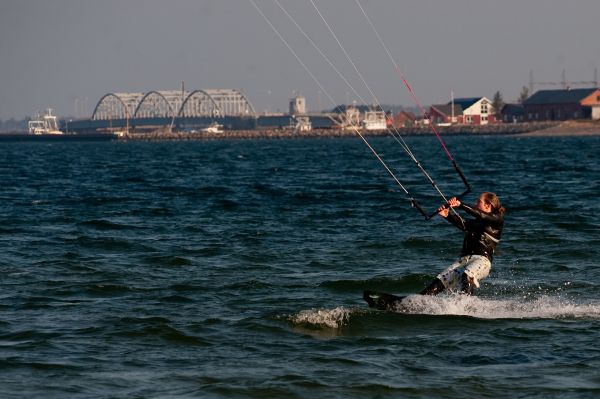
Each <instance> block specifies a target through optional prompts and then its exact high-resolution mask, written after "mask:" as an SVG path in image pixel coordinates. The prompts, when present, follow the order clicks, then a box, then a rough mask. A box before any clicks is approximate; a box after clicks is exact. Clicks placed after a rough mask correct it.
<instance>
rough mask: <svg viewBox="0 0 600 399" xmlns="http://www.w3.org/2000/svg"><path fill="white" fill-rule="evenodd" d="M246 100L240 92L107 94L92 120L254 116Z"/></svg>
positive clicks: (211, 90) (198, 91)
mask: <svg viewBox="0 0 600 399" xmlns="http://www.w3.org/2000/svg"><path fill="white" fill-rule="evenodd" d="M254 115H255V111H254V108H253V107H252V104H251V103H250V101H248V99H247V97H246V96H245V95H244V94H243V93H242V92H240V91H238V90H232V89H205V90H194V91H178V90H168V91H150V92H147V93H108V94H105V95H104V96H103V97H102V98H101V99H100V101H98V103H97V104H96V107H95V108H94V112H93V114H92V119H93V120H109V119H137V118H176V117H225V116H254Z"/></svg>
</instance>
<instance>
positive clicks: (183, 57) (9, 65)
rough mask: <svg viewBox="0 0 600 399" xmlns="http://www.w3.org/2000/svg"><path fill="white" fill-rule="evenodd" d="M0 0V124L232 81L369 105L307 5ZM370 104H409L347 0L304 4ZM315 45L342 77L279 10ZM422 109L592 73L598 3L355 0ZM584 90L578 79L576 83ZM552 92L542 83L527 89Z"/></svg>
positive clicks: (246, 88)
mask: <svg viewBox="0 0 600 399" xmlns="http://www.w3.org/2000/svg"><path fill="white" fill-rule="evenodd" d="M254 1H255V2H256V4H257V5H258V6H259V7H260V9H261V10H262V11H263V12H264V13H265V15H267V17H268V18H269V21H270V22H271V23H272V24H273V25H274V26H275V27H276V28H277V30H278V31H279V32H280V34H281V35H282V36H283V37H284V38H285V39H286V40H287V41H288V42H289V44H290V46H291V47H292V49H293V50H294V51H295V52H296V53H297V54H298V56H299V57H300V58H301V59H302V61H303V62H304V63H305V65H306V66H307V67H308V69H309V70H310V72H311V73H312V74H313V75H314V76H315V77H316V78H317V79H318V80H319V81H320V82H321V84H322V86H323V89H324V90H322V89H321V88H320V87H319V86H318V85H317V84H316V83H315V81H314V80H313V79H312V78H311V76H310V75H309V74H308V73H307V72H306V70H305V69H304V68H303V67H302V65H301V64H300V63H299V62H298V60H297V59H296V58H295V57H294V56H293V55H292V53H291V52H290V51H289V49H288V48H287V47H286V46H285V45H284V44H283V42H282V41H281V40H280V39H279V38H278V36H277V35H276V34H275V33H274V32H273V30H272V29H271V28H270V26H269V24H268V23H267V22H266V21H265V20H264V19H263V17H262V16H261V15H260V14H259V13H258V12H257V10H256V9H255V8H254V6H253V4H252V1H251V0H168V1H167V0H164V1H159V0H102V1H98V0H0V119H8V118H10V117H15V118H23V117H25V116H27V115H34V114H35V113H36V112H38V111H42V110H43V109H45V108H47V107H53V108H54V109H55V113H57V114H58V115H62V116H66V115H70V116H89V115H90V114H91V112H92V110H93V108H94V106H95V105H96V103H97V102H98V100H100V98H101V97H102V96H103V95H104V94H106V93H109V92H128V91H129V92H134V91H137V92H147V91H151V90H172V89H180V88H181V82H182V81H184V82H185V88H186V89H188V90H192V89H209V88H232V89H241V90H243V92H244V93H245V94H246V95H247V96H248V97H249V99H250V101H251V102H252V104H253V105H254V107H255V109H256V110H257V111H259V112H263V111H265V110H268V111H276V110H277V109H280V110H286V109H287V103H288V100H289V98H291V97H292V96H293V95H294V94H295V93H299V94H301V95H304V96H305V97H306V99H307V103H308V108H309V109H317V108H319V106H320V107H321V108H325V107H331V106H332V104H331V100H330V99H329V96H330V97H332V98H333V99H334V101H335V102H336V103H346V102H348V101H349V102H352V101H359V102H360V100H359V97H357V95H356V94H355V93H354V91H356V92H358V94H359V95H360V97H361V98H363V99H365V100H366V101H368V102H373V96H372V94H371V93H370V91H369V90H368V89H367V88H365V86H364V85H363V83H362V80H361V78H360V77H359V76H358V75H357V73H356V72H355V70H354V68H353V67H352V66H351V65H350V63H349V62H348V61H347V59H346V57H345V56H344V54H343V52H342V51H341V50H340V47H339V46H338V44H337V43H336V42H335V40H334V39H333V36H332V35H331V33H330V32H329V30H328V28H327V27H326V25H325V23H324V22H323V20H322V19H321V17H320V16H319V14H318V13H317V11H316V10H315V7H314V6H313V4H312V3H311V1H310V0H279V1H275V0H254ZM313 1H314V3H315V4H316V6H317V8H318V10H319V11H320V12H321V13H322V15H323V17H324V19H325V21H326V22H327V23H328V24H329V25H330V26H331V28H332V29H333V31H334V32H335V34H336V35H337V37H338V38H339V40H340V42H341V43H342V45H343V46H344V48H345V49H346V51H347V53H348V54H349V55H350V57H351V59H352V60H353V61H354V63H355V64H356V67H357V69H358V71H359V72H360V74H361V75H362V76H363V78H364V80H365V81H366V82H367V84H368V86H369V88H370V90H371V91H372V92H373V93H374V94H375V96H376V99H377V101H379V102H380V103H382V104H401V105H407V106H413V105H414V102H413V100H412V97H411V96H410V94H409V93H408V91H407V90H406V88H405V87H404V85H403V83H402V80H401V79H400V77H399V75H398V73H397V72H396V71H395V68H394V65H393V63H392V62H391V61H390V59H389V58H388V56H387V54H386V52H385V51H384V50H383V48H382V47H381V45H380V44H379V41H378V39H377V36H376V35H375V34H374V33H373V30H372V29H371V27H370V26H369V24H368V22H367V20H366V18H365V17H364V15H363V14H362V11H361V9H360V8H359V6H358V5H357V4H356V1H355V0H313ZM278 2H279V4H281V6H282V7H283V9H284V10H285V11H287V12H288V13H289V14H290V15H291V16H292V17H293V18H294V19H295V20H296V21H297V23H298V24H299V25H300V26H301V28H302V29H304V30H305V31H306V33H307V34H308V35H309V36H310V37H311V39H312V40H314V42H315V43H316V44H317V45H318V47H319V48H320V49H321V51H322V52H324V53H325V54H327V56H328V57H329V59H330V60H331V62H332V63H334V64H335V65H336V67H337V68H338V70H339V71H340V72H341V74H342V75H343V76H344V77H345V79H346V80H347V81H348V82H349V83H350V84H351V86H352V87H351V88H350V87H348V86H347V84H346V83H345V82H344V80H343V79H341V78H340V77H339V76H338V74H337V73H336V72H334V71H333V70H332V68H331V67H330V66H329V65H328V63H327V62H326V61H325V60H324V59H323V58H322V57H321V55H320V54H319V53H318V52H317V51H316V50H315V49H314V48H313V46H312V45H311V43H310V41H309V40H307V39H306V38H304V37H303V36H302V34H301V33H300V32H299V30H298V29H297V28H296V27H295V25H294V23H293V22H292V21H291V20H290V19H288V17H287V16H286V15H285V13H284V12H283V11H282V9H281V8H280V7H279V6H278ZM359 3H360V5H362V7H363V8H364V10H365V11H366V13H367V14H368V15H369V17H370V18H371V20H372V21H373V23H374V25H375V28H376V30H377V32H378V33H379V35H380V36H381V38H382V39H383V41H384V42H385V44H386V45H387V46H388V48H389V50H390V52H391V54H392V55H393V58H394V59H395V60H396V62H397V64H398V65H399V66H400V68H401V69H402V71H403V72H404V75H405V76H406V78H407V79H408V81H409V83H410V84H411V86H412V87H413V89H414V91H415V92H416V94H417V97H418V98H419V99H420V101H421V102H422V103H424V104H431V103H441V102H446V101H449V98H450V92H451V91H453V92H454V95H455V97H470V96H487V97H489V98H491V97H492V96H493V95H494V93H495V92H496V91H500V92H501V93H502V94H503V96H504V99H505V100H506V101H513V100H515V99H516V98H517V97H518V96H519V93H520V91H521V88H522V87H523V86H527V85H529V71H530V70H533V73H534V78H535V80H536V81H540V82H542V81H544V82H560V81H561V79H562V77H561V75H562V71H563V70H565V71H566V77H567V80H568V81H592V80H593V79H594V69H595V68H600V33H599V32H598V18H599V17H600V1H598V0H570V1H565V0H561V1H559V0H501V1H499V0H394V1H392V0H359ZM590 86H591V84H590ZM539 88H552V86H544V87H542V86H539Z"/></svg>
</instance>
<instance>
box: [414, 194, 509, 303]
mask: <svg viewBox="0 0 600 399" xmlns="http://www.w3.org/2000/svg"><path fill="white" fill-rule="evenodd" d="M450 208H453V211H452V212H450ZM454 209H461V210H464V211H465V212H466V213H468V214H469V215H470V216H472V217H474V218H473V219H471V218H469V219H467V220H463V219H462V218H461V217H460V216H459V215H458V214H457V213H456V212H455V211H454ZM504 212H505V209H504V207H503V206H502V204H501V203H500V199H499V198H498V196H497V195H496V194H494V193H490V192H484V193H482V194H481V195H480V196H479V198H478V199H477V203H476V204H475V207H474V208H473V207H471V206H468V205H466V204H464V203H463V202H461V201H460V200H459V199H457V198H456V197H454V198H452V199H450V201H448V204H447V205H443V206H441V207H440V208H439V209H438V215H440V216H441V217H443V218H445V219H446V220H448V221H449V222H450V223H452V224H453V225H454V226H456V227H458V228H459V229H460V230H462V231H463V232H464V234H465V238H464V241H463V246H462V250H461V253H460V257H459V258H458V260H456V262H454V263H453V264H452V265H450V267H448V268H447V269H446V270H444V271H443V272H441V273H440V274H438V275H437V277H436V278H435V280H433V282H432V283H431V284H429V285H428V286H427V288H425V289H424V290H423V291H421V292H420V294H421V295H437V294H439V293H441V292H444V291H450V292H461V293H465V294H472V293H473V291H474V289H475V287H479V281H480V280H482V279H484V278H486V277H487V276H488V275H489V274H490V270H491V268H492V256H493V254H494V250H495V249H496V245H498V242H499V241H500V236H501V234H502V228H503V226H504Z"/></svg>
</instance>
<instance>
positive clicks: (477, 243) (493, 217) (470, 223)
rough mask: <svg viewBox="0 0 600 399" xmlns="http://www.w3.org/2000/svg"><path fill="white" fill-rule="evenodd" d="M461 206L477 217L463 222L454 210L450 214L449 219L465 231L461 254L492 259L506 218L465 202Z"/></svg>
mask: <svg viewBox="0 0 600 399" xmlns="http://www.w3.org/2000/svg"><path fill="white" fill-rule="evenodd" d="M460 208H462V209H464V210H465V211H466V212H467V213H468V214H469V215H471V216H474V217H475V219H467V220H465V221H464V223H463V220H462V219H461V218H460V217H459V216H458V215H456V214H455V213H452V211H450V214H448V217H447V219H448V221H449V222H450V223H452V224H453V225H455V226H456V227H458V228H459V229H461V230H462V231H464V232H465V239H464V241H463V246H462V250H461V252H460V256H461V257H462V256H468V255H482V256H485V257H487V258H488V259H489V260H490V261H491V260H492V256H493V255H494V250H495V249H496V245H497V244H498V242H499V241H500V237H501V235H502V227H504V218H503V217H502V215H497V214H493V213H485V212H482V211H480V210H479V209H476V208H472V207H470V206H468V205H465V204H463V203H461V204H460Z"/></svg>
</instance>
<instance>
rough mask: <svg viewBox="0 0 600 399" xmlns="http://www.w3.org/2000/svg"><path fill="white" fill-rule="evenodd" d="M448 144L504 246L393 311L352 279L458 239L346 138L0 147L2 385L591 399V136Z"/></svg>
mask: <svg viewBox="0 0 600 399" xmlns="http://www.w3.org/2000/svg"><path fill="white" fill-rule="evenodd" d="M407 141H408V143H409V145H410V146H411V148H413V150H414V151H415V154H416V155H417V157H419V158H420V159H421V160H422V161H423V163H424V164H425V166H426V167H427V168H428V170H430V171H431V172H432V174H434V178H435V179H436V181H438V183H439V184H440V186H441V187H442V190H444V192H445V193H446V194H448V195H452V194H456V193H458V192H460V191H461V190H462V186H461V182H460V181H459V180H458V179H457V178H456V176H455V174H454V173H453V172H452V170H451V169H448V162H447V159H446V158H445V155H444V153H443V151H441V150H440V148H439V146H438V145H436V143H435V140H433V139H432V138H431V137H428V138H408V139H407ZM447 143H448V145H449V147H450V149H451V151H453V153H454V154H455V156H456V158H457V160H458V162H459V164H460V165H461V167H462V169H463V170H464V172H465V174H466V175H467V177H468V178H469V180H470V182H471V184H472V186H473V189H474V193H473V194H472V195H470V197H468V198H467V199H466V200H467V201H470V202H473V201H474V200H475V199H476V197H477V193H478V192H481V191H495V192H497V193H498V194H499V195H500V197H501V199H502V200H503V202H504V205H505V206H506V208H508V213H507V215H506V216H507V220H506V227H505V233H504V237H503V242H502V243H501V246H500V253H499V254H498V256H497V257H496V258H495V262H494V267H493V271H492V274H491V276H490V277H489V278H488V279H487V280H485V281H484V282H483V284H482V287H481V289H480V290H479V292H478V295H477V296H476V297H461V296H445V297H443V296H441V297H436V298H420V297H414V298H413V303H412V308H411V310H410V311H409V312H408V313H395V312H380V311H374V310H371V309H369V308H367V306H366V304H365V303H363V301H362V299H361V295H362V290H363V289H365V288H371V289H380V290H384V291H389V292H394V293H398V294H410V293H414V292H417V291H419V290H420V289H422V288H423V286H424V284H426V283H427V282H428V280H430V279H431V278H432V277H433V276H435V274H436V273H437V272H439V271H440V270H442V269H443V268H445V267H446V266H447V265H448V264H449V263H450V262H452V260H453V259H454V258H455V257H456V256H457V254H458V251H459V249H460V245H461V241H462V237H461V234H460V232H459V231H458V230H456V229H455V228H453V227H452V226H451V225H450V224H448V223H447V222H445V221H443V220H441V219H437V218H436V219H434V220H432V221H428V222H425V221H424V220H423V219H422V218H421V216H420V215H419V214H418V213H417V212H416V211H415V210H414V209H412V208H411V207H410V205H409V202H408V200H407V198H406V196H405V195H404V193H402V191H401V190H400V189H399V188H398V187H397V185H395V183H394V181H393V180H392V179H391V178H390V177H389V176H388V175H387V174H386V172H385V170H384V169H383V168H382V167H381V165H379V164H378V162H377V161H376V160H375V159H374V158H373V156H372V155H371V154H370V152H369V151H368V150H367V148H366V147H365V146H364V144H363V143H361V142H360V141H359V140H354V139H321V140H273V141H265V140H259V141H222V142H194V143H188V142H186V143H183V142H175V143H62V144H61V143H54V144H45V143H12V144H10V143H5V144H2V146H1V153H0V174H1V176H2V179H1V181H2V185H1V187H0V200H1V202H2V204H1V207H0V222H1V224H0V240H1V245H2V251H1V253H0V269H1V271H2V272H1V274H0V278H1V285H0V312H1V313H0V314H1V317H0V397H2V398H25V397H26V398H65V397H70V398H71V397H72V398H117V397H119V398H195V397H202V398H232V397H233V398H266V397H268V398H307V397H318V398H398V397H403V398H429V397H430V398H464V397H494V398H532V397H536V398H595V397H598V396H599V395H600V373H599V372H598V369H599V367H600V347H599V346H598V342H599V341H600V291H599V290H598V285H599V284H600V267H599V261H598V258H599V256H600V229H599V228H600V217H599V216H598V215H599V211H598V209H599V207H598V194H600V187H599V177H600V165H599V158H598V154H599V153H600V138H598V137H580V138H517V137H500V138H492V137H475V138H473V137H454V138H448V139H447ZM373 144H374V145H375V146H376V148H377V149H378V150H379V151H381V153H382V155H384V157H385V159H386V160H388V161H389V163H390V165H391V166H393V167H394V170H395V171H396V172H397V173H398V176H399V177H400V179H401V180H402V181H403V182H405V183H407V186H408V187H409V188H410V189H411V190H414V193H415V195H417V196H418V198H419V199H420V200H422V201H423V204H424V205H425V206H426V207H427V208H428V209H434V208H435V207H436V206H438V205H439V204H440V201H441V200H440V199H439V198H437V197H435V196H432V195H431V193H430V191H431V190H430V186H429V184H428V183H427V182H426V181H425V179H424V178H423V176H422V175H420V174H419V172H418V171H417V170H416V168H415V167H414V165H413V164H412V163H411V162H410V161H409V162H406V159H407V157H406V156H405V155H404V154H403V151H402V149H401V148H400V147H399V146H398V145H397V144H396V143H395V142H394V141H393V140H392V139H374V140H373Z"/></svg>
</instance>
